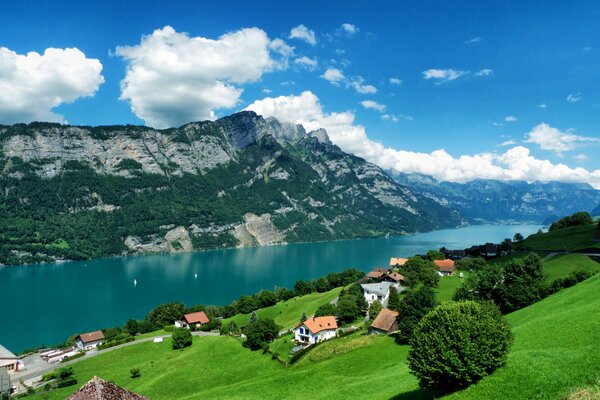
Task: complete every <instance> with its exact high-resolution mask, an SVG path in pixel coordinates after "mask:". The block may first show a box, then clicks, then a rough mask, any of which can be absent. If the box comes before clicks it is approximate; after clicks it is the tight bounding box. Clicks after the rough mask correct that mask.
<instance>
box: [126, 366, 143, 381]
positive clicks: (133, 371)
mask: <svg viewBox="0 0 600 400" xmlns="http://www.w3.org/2000/svg"><path fill="white" fill-rule="evenodd" d="M129 376H131V377H132V378H133V379H135V378H139V377H140V376H142V373H141V372H140V369H139V368H133V369H130V370H129Z"/></svg>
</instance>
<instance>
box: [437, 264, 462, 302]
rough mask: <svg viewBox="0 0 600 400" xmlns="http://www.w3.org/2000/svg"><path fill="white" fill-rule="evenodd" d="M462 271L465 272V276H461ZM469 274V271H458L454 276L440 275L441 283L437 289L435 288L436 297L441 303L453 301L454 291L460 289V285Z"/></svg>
mask: <svg viewBox="0 0 600 400" xmlns="http://www.w3.org/2000/svg"><path fill="white" fill-rule="evenodd" d="M461 272H462V273H463V275H464V278H460V277H459V274H460V273H461ZM468 276H469V272H468V271H456V274H455V275H454V276H442V277H440V283H439V285H438V287H437V289H435V299H436V300H437V301H439V302H440V303H443V302H445V301H451V300H452V296H453V295H454V292H456V289H458V287H459V286H460V285H462V283H463V282H464V280H465V279H466V278H467V277H468Z"/></svg>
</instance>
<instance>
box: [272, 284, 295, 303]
mask: <svg viewBox="0 0 600 400" xmlns="http://www.w3.org/2000/svg"><path fill="white" fill-rule="evenodd" d="M275 296H277V300H279V301H286V300H289V299H291V298H292V297H294V292H293V291H291V290H290V289H288V288H284V287H278V288H277V289H275Z"/></svg>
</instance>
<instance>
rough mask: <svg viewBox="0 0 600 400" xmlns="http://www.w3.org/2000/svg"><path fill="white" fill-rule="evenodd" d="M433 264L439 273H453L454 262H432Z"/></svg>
mask: <svg viewBox="0 0 600 400" xmlns="http://www.w3.org/2000/svg"><path fill="white" fill-rule="evenodd" d="M433 262H434V263H435V265H436V266H437V267H438V270H439V271H441V272H452V271H454V260H434V261H433Z"/></svg>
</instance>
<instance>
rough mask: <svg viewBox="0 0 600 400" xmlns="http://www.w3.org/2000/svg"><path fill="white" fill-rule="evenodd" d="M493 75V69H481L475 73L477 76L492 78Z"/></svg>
mask: <svg viewBox="0 0 600 400" xmlns="http://www.w3.org/2000/svg"><path fill="white" fill-rule="evenodd" d="M493 73H494V70H493V69H490V68H484V69H480V70H479V71H477V72H475V76H492V75H493Z"/></svg>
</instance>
